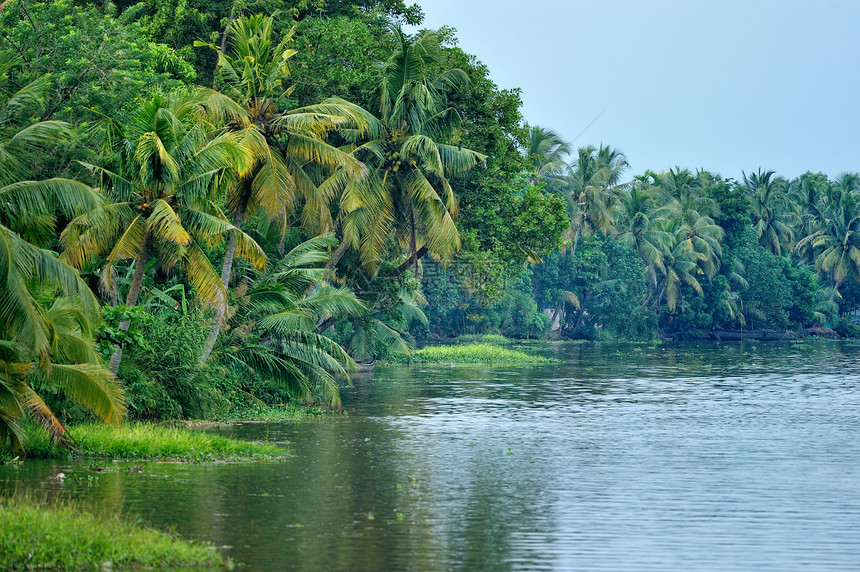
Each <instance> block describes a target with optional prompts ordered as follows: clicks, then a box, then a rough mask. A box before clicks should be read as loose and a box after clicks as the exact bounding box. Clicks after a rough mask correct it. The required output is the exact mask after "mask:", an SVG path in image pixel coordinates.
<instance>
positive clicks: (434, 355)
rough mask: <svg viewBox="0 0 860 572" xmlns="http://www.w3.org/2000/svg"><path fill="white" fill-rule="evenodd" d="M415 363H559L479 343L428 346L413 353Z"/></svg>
mask: <svg viewBox="0 0 860 572" xmlns="http://www.w3.org/2000/svg"><path fill="white" fill-rule="evenodd" d="M412 361H413V362H415V363H453V364H485V365H497V364H509V365H534V364H549V363H558V361H557V360H554V359H550V358H545V357H543V356H538V355H533V354H527V353H525V352H522V351H519V350H514V349H509V348H503V347H500V346H498V345H495V344H490V343H479V344H465V345H454V346H449V345H444V346H427V347H425V348H421V349H420V350H416V351H415V352H413V353H412Z"/></svg>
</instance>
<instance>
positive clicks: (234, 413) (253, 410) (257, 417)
mask: <svg viewBox="0 0 860 572" xmlns="http://www.w3.org/2000/svg"><path fill="white" fill-rule="evenodd" d="M341 415H346V413H344V412H342V411H335V410H332V409H324V408H322V407H315V406H306V405H296V404H292V403H288V404H285V405H271V406H265V405H263V406H257V407H238V408H236V409H233V410H231V411H227V412H226V413H223V414H221V415H218V416H216V417H215V418H214V419H212V421H214V422H216V423H218V422H227V423H230V422H236V421H244V422H249V421H250V422H253V421H257V422H260V423H298V422H302V421H314V420H319V419H325V418H327V417H332V416H341ZM204 423H205V422H204ZM193 424H194V422H192V425H193Z"/></svg>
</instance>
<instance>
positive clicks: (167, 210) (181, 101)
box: [61, 93, 265, 372]
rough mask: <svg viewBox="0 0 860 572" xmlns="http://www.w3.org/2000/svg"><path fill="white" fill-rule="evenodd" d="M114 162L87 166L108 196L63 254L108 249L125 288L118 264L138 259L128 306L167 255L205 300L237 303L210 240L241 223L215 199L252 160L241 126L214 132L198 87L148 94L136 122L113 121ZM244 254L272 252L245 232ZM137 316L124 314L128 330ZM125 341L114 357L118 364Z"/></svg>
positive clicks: (82, 259) (241, 238) (83, 220)
mask: <svg viewBox="0 0 860 572" xmlns="http://www.w3.org/2000/svg"><path fill="white" fill-rule="evenodd" d="M102 127H103V135H104V140H105V143H106V151H108V152H109V153H111V154H112V157H111V158H112V160H113V161H112V163H113V165H112V167H113V168H112V169H108V168H106V167H100V166H96V165H92V164H86V165H85V166H86V167H87V168H89V169H90V170H91V171H92V172H93V173H94V174H95V175H96V176H97V177H98V179H99V183H100V185H101V186H102V190H103V192H104V193H105V195H106V196H107V197H108V201H107V203H106V204H105V205H104V206H102V207H100V208H98V209H94V210H93V211H91V212H88V213H85V214H82V215H81V216H78V217H76V218H75V219H74V220H72V221H71V222H70V223H69V225H68V226H67V227H66V229H65V230H64V231H63V234H62V236H61V244H62V246H63V247H64V251H63V254H62V257H63V259H64V260H66V261H68V262H69V263H71V264H72V265H74V266H75V267H77V268H84V267H87V266H89V265H90V263H91V262H93V260H94V259H95V257H96V256H99V255H101V254H104V253H107V258H106V260H105V262H104V265H103V267H102V269H101V286H102V289H103V291H104V292H105V293H106V294H107V295H108V296H109V297H110V298H112V299H116V297H117V295H118V291H117V283H116V265H117V264H118V263H119V262H120V261H122V260H133V261H134V265H135V266H134V275H133V278H132V281H131V284H130V285H129V289H128V293H127V295H126V299H125V304H126V305H127V306H135V305H136V304H137V303H138V296H139V294H140V288H141V285H142V283H143V276H144V272H145V271H146V268H147V265H148V264H149V262H150V261H152V260H153V259H154V260H157V261H158V262H159V263H160V264H161V266H162V267H163V268H165V269H172V268H175V267H177V266H178V267H180V268H181V270H182V271H184V273H185V275H186V276H187V277H188V280H189V281H190V283H191V285H192V286H193V287H194V289H195V291H196V292H197V295H198V296H199V297H200V299H201V300H204V301H206V302H208V303H211V304H212V305H214V306H215V307H216V308H217V307H223V306H224V305H225V304H226V303H227V295H226V291H225V289H224V285H223V283H222V282H221V280H220V277H219V276H218V273H217V272H216V271H215V269H214V268H213V267H212V264H211V263H210V262H209V259H208V258H207V257H206V254H205V253H204V251H203V250H202V248H201V244H213V243H215V242H218V241H219V240H221V238H222V237H223V235H224V234H225V233H227V232H229V231H232V230H237V229H236V227H234V226H233V225H232V224H230V223H229V222H228V221H227V218H226V216H225V215H224V213H223V212H221V211H220V210H219V209H218V207H217V206H216V205H215V203H214V202H213V201H212V200H211V199H212V197H213V192H214V185H216V184H217V182H218V181H219V180H220V177H219V175H220V174H221V173H222V172H223V171H224V170H225V169H227V168H228V167H234V168H235V166H236V165H239V166H240V168H239V169H238V170H239V171H243V170H245V167H243V165H246V164H247V154H246V151H245V148H244V147H243V146H242V145H241V144H240V142H239V141H238V140H237V138H236V137H235V136H233V135H231V134H220V135H217V136H212V135H211V131H212V126H211V125H210V124H208V123H206V122H205V121H203V116H202V108H201V106H200V100H199V99H198V98H197V97H196V96H191V95H188V94H175V95H172V96H165V95H162V94H159V93H153V94H152V95H151V96H150V97H149V98H148V99H146V100H144V101H142V102H141V104H140V107H139V108H138V109H137V110H136V111H135V113H134V115H133V116H132V118H131V121H130V122H129V123H128V124H127V125H123V124H121V123H119V122H118V121H117V120H115V119H106V120H105V121H104V123H103V126H102ZM237 244H238V250H237V252H238V253H239V254H240V255H242V256H244V257H247V258H248V259H249V260H251V261H252V263H254V264H256V265H257V266H262V265H263V262H264V258H265V257H264V254H263V252H262V250H261V249H260V248H259V246H258V245H257V244H256V242H254V240H253V239H251V238H250V237H248V236H247V235H245V234H244V233H242V232H241V231H239V233H238V235H237ZM128 326H129V323H128V322H127V321H126V322H122V323H121V324H120V328H121V329H123V330H125V329H127V328H128ZM121 359H122V348H121V347H119V348H117V350H116V352H115V353H114V354H113V356H112V357H111V361H110V367H111V371H113V372H116V371H117V369H118V368H119V364H120V360H121Z"/></svg>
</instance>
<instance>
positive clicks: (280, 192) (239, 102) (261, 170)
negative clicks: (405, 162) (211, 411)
mask: <svg viewBox="0 0 860 572" xmlns="http://www.w3.org/2000/svg"><path fill="white" fill-rule="evenodd" d="M273 24H274V18H273V17H271V16H268V17H265V16H262V15H256V16H248V17H241V18H238V19H235V20H233V21H232V23H231V24H230V26H228V30H227V35H228V36H229V38H230V44H231V50H230V53H229V54H226V53H223V49H219V48H217V47H215V46H212V45H211V44H210V47H212V48H213V49H216V50H218V54H219V67H218V77H219V78H220V79H221V82H222V84H223V86H222V91H223V93H219V92H215V91H208V92H206V103H207V106H208V107H209V109H210V110H211V111H212V112H213V113H214V114H215V115H216V116H217V117H218V118H219V119H224V118H226V119H227V120H228V122H229V123H228V127H227V129H228V130H229V131H231V132H233V133H235V134H236V135H237V136H238V137H239V138H240V139H241V141H242V142H243V144H244V145H245V146H246V147H247V148H248V149H249V150H251V151H252V153H253V159H252V163H251V165H249V166H248V168H247V170H246V171H245V172H243V173H241V174H239V175H238V177H237V180H236V181H235V184H232V185H229V186H227V187H226V188H227V196H226V204H227V215H228V217H229V218H230V220H231V221H232V223H233V225H235V226H236V228H237V229H241V227H242V225H243V223H244V222H245V221H246V220H247V219H249V218H250V217H251V216H253V215H254V214H255V213H257V212H259V213H261V214H262V215H263V216H264V217H266V218H267V219H270V220H278V221H280V225H281V228H282V233H283V232H285V231H286V224H287V221H288V217H289V215H290V214H292V211H293V207H294V206H295V205H296V203H297V202H299V201H300V200H301V201H303V203H304V208H303V214H302V218H303V221H304V226H305V227H306V228H308V229H309V230H312V231H313V232H327V231H330V230H332V227H333V223H332V220H331V214H330V211H329V205H330V203H331V201H332V200H333V197H332V196H331V192H328V191H330V189H331V188H332V186H333V185H335V184H336V183H337V181H339V180H340V179H341V178H342V177H349V178H357V177H359V176H360V174H361V165H360V163H358V161H356V160H355V159H354V158H353V157H352V156H351V155H349V154H348V153H344V152H342V151H340V150H339V149H337V148H335V147H333V146H331V145H329V144H327V143H326V142H325V136H326V135H327V134H328V133H329V132H331V131H332V130H334V129H335V128H346V127H356V128H359V129H364V128H366V125H367V124H366V122H365V121H363V120H362V116H361V114H360V113H356V111H355V109H354V108H352V107H345V106H342V105H340V104H339V103H338V102H337V101H334V100H330V101H326V102H324V103H323V104H320V105H316V106H309V107H304V108H298V109H293V110H290V111H287V112H283V113H282V112H279V111H278V104H279V102H280V101H282V100H283V99H284V98H285V97H286V96H287V95H288V93H289V89H287V88H285V86H284V82H285V81H286V80H287V79H288V78H289V75H290V69H289V66H288V65H289V60H290V59H291V58H292V57H293V55H295V53H296V52H295V51H294V50H291V49H289V48H288V46H289V43H290V41H291V39H292V33H290V34H288V35H287V36H286V37H285V38H284V39H283V40H282V41H281V42H280V43H275V42H274V41H273V39H272V33H273ZM196 45H201V43H199V42H198V43H196ZM321 171H322V172H321ZM335 172H337V175H338V176H337V177H336V178H335V180H334V181H332V182H329V183H328V184H325V183H326V181H325V180H320V177H325V178H328V177H329V176H330V175H331V174H332V173H335ZM239 237H240V234H239V231H238V230H237V231H233V232H231V233H230V238H229V240H228V243H227V250H226V253H225V254H224V261H223V264H222V267H221V282H222V284H223V285H224V288H227V287H228V285H229V281H230V275H231V273H232V268H233V260H234V256H235V253H236V247H237V239H238V238H239ZM225 313H226V307H224V306H219V307H218V308H217V309H216V313H215V320H214V323H213V325H212V328H211V330H210V333H209V339H208V340H207V343H206V345H205V347H204V349H203V352H202V354H201V358H200V359H201V361H205V360H206V359H207V358H208V356H209V354H210V352H211V351H212V348H213V347H214V345H215V341H216V340H217V338H218V333H219V331H220V329H221V325H222V323H223V320H224V316H225Z"/></svg>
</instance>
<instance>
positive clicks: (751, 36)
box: [416, 0, 860, 179]
mask: <svg viewBox="0 0 860 572" xmlns="http://www.w3.org/2000/svg"><path fill="white" fill-rule="evenodd" d="M416 1H418V3H419V4H420V5H421V6H422V7H423V9H424V13H425V22H424V24H423V26H422V27H428V28H438V27H439V26H442V25H446V26H452V27H454V28H456V29H457V36H458V38H459V40H460V46H461V47H462V48H463V49H464V50H465V51H466V52H469V53H472V54H475V55H476V56H477V57H478V59H479V60H481V61H482V62H483V63H485V64H486V65H487V66H488V67H489V68H490V70H491V76H492V78H493V80H494V81H495V82H496V83H497V84H498V85H499V86H500V87H502V88H513V87H519V88H522V98H523V115H524V117H525V119H526V121H528V122H529V123H531V124H534V125H542V126H544V127H549V128H552V129H555V130H556V131H558V132H559V133H560V134H561V135H562V136H563V137H565V138H566V139H568V140H573V139H574V138H575V137H577V136H579V138H578V139H577V140H576V141H575V143H574V145H575V146H581V145H587V144H593V145H598V144H600V143H605V144H608V145H611V146H613V147H616V148H618V149H619V150H621V151H622V152H624V153H625V154H626V155H627V157H628V160H629V162H630V165H631V173H630V174H633V173H640V172H642V171H644V170H645V169H652V170H655V171H662V170H666V169H669V168H671V167H674V166H676V165H678V166H680V167H682V168H689V169H691V170H695V169H696V168H706V169H708V170H710V171H712V172H716V173H719V174H721V175H723V176H725V177H734V178H736V179H739V178H740V177H741V171H742V170H744V171H746V172H747V173H749V172H750V171H754V170H756V169H757V168H759V167H763V168H765V169H772V170H774V171H776V172H777V173H779V174H781V175H783V176H787V177H795V176H797V175H799V174H801V173H803V172H804V171H807V170H812V171H823V172H825V173H827V174H828V175H830V176H835V175H837V174H838V173H841V172H844V171H860V139H858V138H860V0H641V1H636V0H591V1H588V2H584V1H581V0H571V1H562V0H555V1H552V0H531V1H523V0H518V1H516V2H514V1H512V0H493V1H490V0H477V1H475V0H416ZM601 113H602V115H601ZM595 118H597V119H596V120H595ZM592 122H593V124H592ZM589 124H591V126H590V127H589ZM583 130H585V131H584V133H582V134H581V135H580V133H581V132H583Z"/></svg>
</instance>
